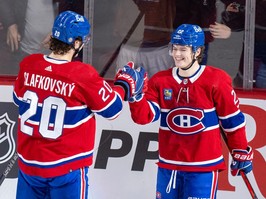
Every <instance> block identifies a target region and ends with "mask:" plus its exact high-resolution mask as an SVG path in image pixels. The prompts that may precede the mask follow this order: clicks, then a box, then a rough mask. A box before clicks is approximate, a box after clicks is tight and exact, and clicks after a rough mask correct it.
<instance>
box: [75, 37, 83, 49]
mask: <svg viewBox="0 0 266 199" xmlns="http://www.w3.org/2000/svg"><path fill="white" fill-rule="evenodd" d="M81 45H82V42H81V41H80V40H78V39H76V40H75V42H74V48H75V49H76V50H78V49H79V48H80V47H81Z"/></svg>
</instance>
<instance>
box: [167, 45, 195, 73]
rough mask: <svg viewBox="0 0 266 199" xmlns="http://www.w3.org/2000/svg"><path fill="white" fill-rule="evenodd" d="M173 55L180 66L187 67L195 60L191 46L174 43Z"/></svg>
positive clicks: (176, 63)
mask: <svg viewBox="0 0 266 199" xmlns="http://www.w3.org/2000/svg"><path fill="white" fill-rule="evenodd" d="M172 56H173V59H174V61H175V65H176V66H177V67H178V68H186V67H187V66H188V65H189V64H191V62H192V60H193V53H192V48H191V47H189V46H181V45H173V47H172Z"/></svg>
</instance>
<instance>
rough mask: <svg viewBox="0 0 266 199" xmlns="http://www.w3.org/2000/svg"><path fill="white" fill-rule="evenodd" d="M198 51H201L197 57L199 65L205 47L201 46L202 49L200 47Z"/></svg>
mask: <svg viewBox="0 0 266 199" xmlns="http://www.w3.org/2000/svg"><path fill="white" fill-rule="evenodd" d="M200 49H201V50H200V54H199V55H198V57H197V60H198V63H200V62H201V61H202V59H203V56H204V50H205V47H204V46H202V47H200Z"/></svg>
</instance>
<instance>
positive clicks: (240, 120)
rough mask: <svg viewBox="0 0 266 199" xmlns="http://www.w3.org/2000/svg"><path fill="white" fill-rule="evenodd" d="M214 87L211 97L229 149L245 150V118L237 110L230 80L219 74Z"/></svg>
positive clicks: (237, 106)
mask: <svg viewBox="0 0 266 199" xmlns="http://www.w3.org/2000/svg"><path fill="white" fill-rule="evenodd" d="M216 78H217V79H218V81H217V85H214V86H213V87H214V89H213V97H214V99H213V100H214V103H215V107H216V111H217V114H218V117H219V120H220V124H221V126H222V128H223V129H224V131H225V132H226V134H227V137H228V145H229V148H230V149H231V150H232V149H246V148H247V139H246V130H245V125H246V121H245V116H244V114H243V113H242V112H241V110H240V109H239V99H238V97H237V95H236V93H235V91H234V89H233V87H232V83H231V78H230V76H229V75H228V74H226V73H225V72H222V73H221V74H219V77H216Z"/></svg>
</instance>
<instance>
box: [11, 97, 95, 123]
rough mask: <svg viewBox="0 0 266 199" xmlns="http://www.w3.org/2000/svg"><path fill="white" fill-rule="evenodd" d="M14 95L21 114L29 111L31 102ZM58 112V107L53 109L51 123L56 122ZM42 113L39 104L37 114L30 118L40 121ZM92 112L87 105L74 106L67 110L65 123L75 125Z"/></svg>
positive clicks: (33, 120)
mask: <svg viewBox="0 0 266 199" xmlns="http://www.w3.org/2000/svg"><path fill="white" fill-rule="evenodd" d="M13 97H14V102H15V103H16V104H17V105H18V106H19V115H20V116H21V115H23V114H24V113H25V111H27V110H28V109H29V108H30V104H29V103H27V102H24V101H22V100H20V99H19V98H17V97H16V95H15V94H14V95H13ZM56 113H57V110H56V109H52V110H51V112H50V118H49V122H50V124H53V123H54V121H55V117H56ZM41 114H42V106H38V108H37V112H36V114H35V115H34V116H32V117H30V118H29V120H30V121H32V122H37V123H38V122H39V121H40V120H41ZM91 114H92V111H91V110H90V109H88V108H87V107H85V106H84V107H82V108H80V107H77V108H76V109H75V107H74V108H71V109H67V110H66V111H65V117H64V125H75V124H77V123H78V122H80V121H82V120H84V119H85V118H87V117H89V116H90V115H91Z"/></svg>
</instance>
